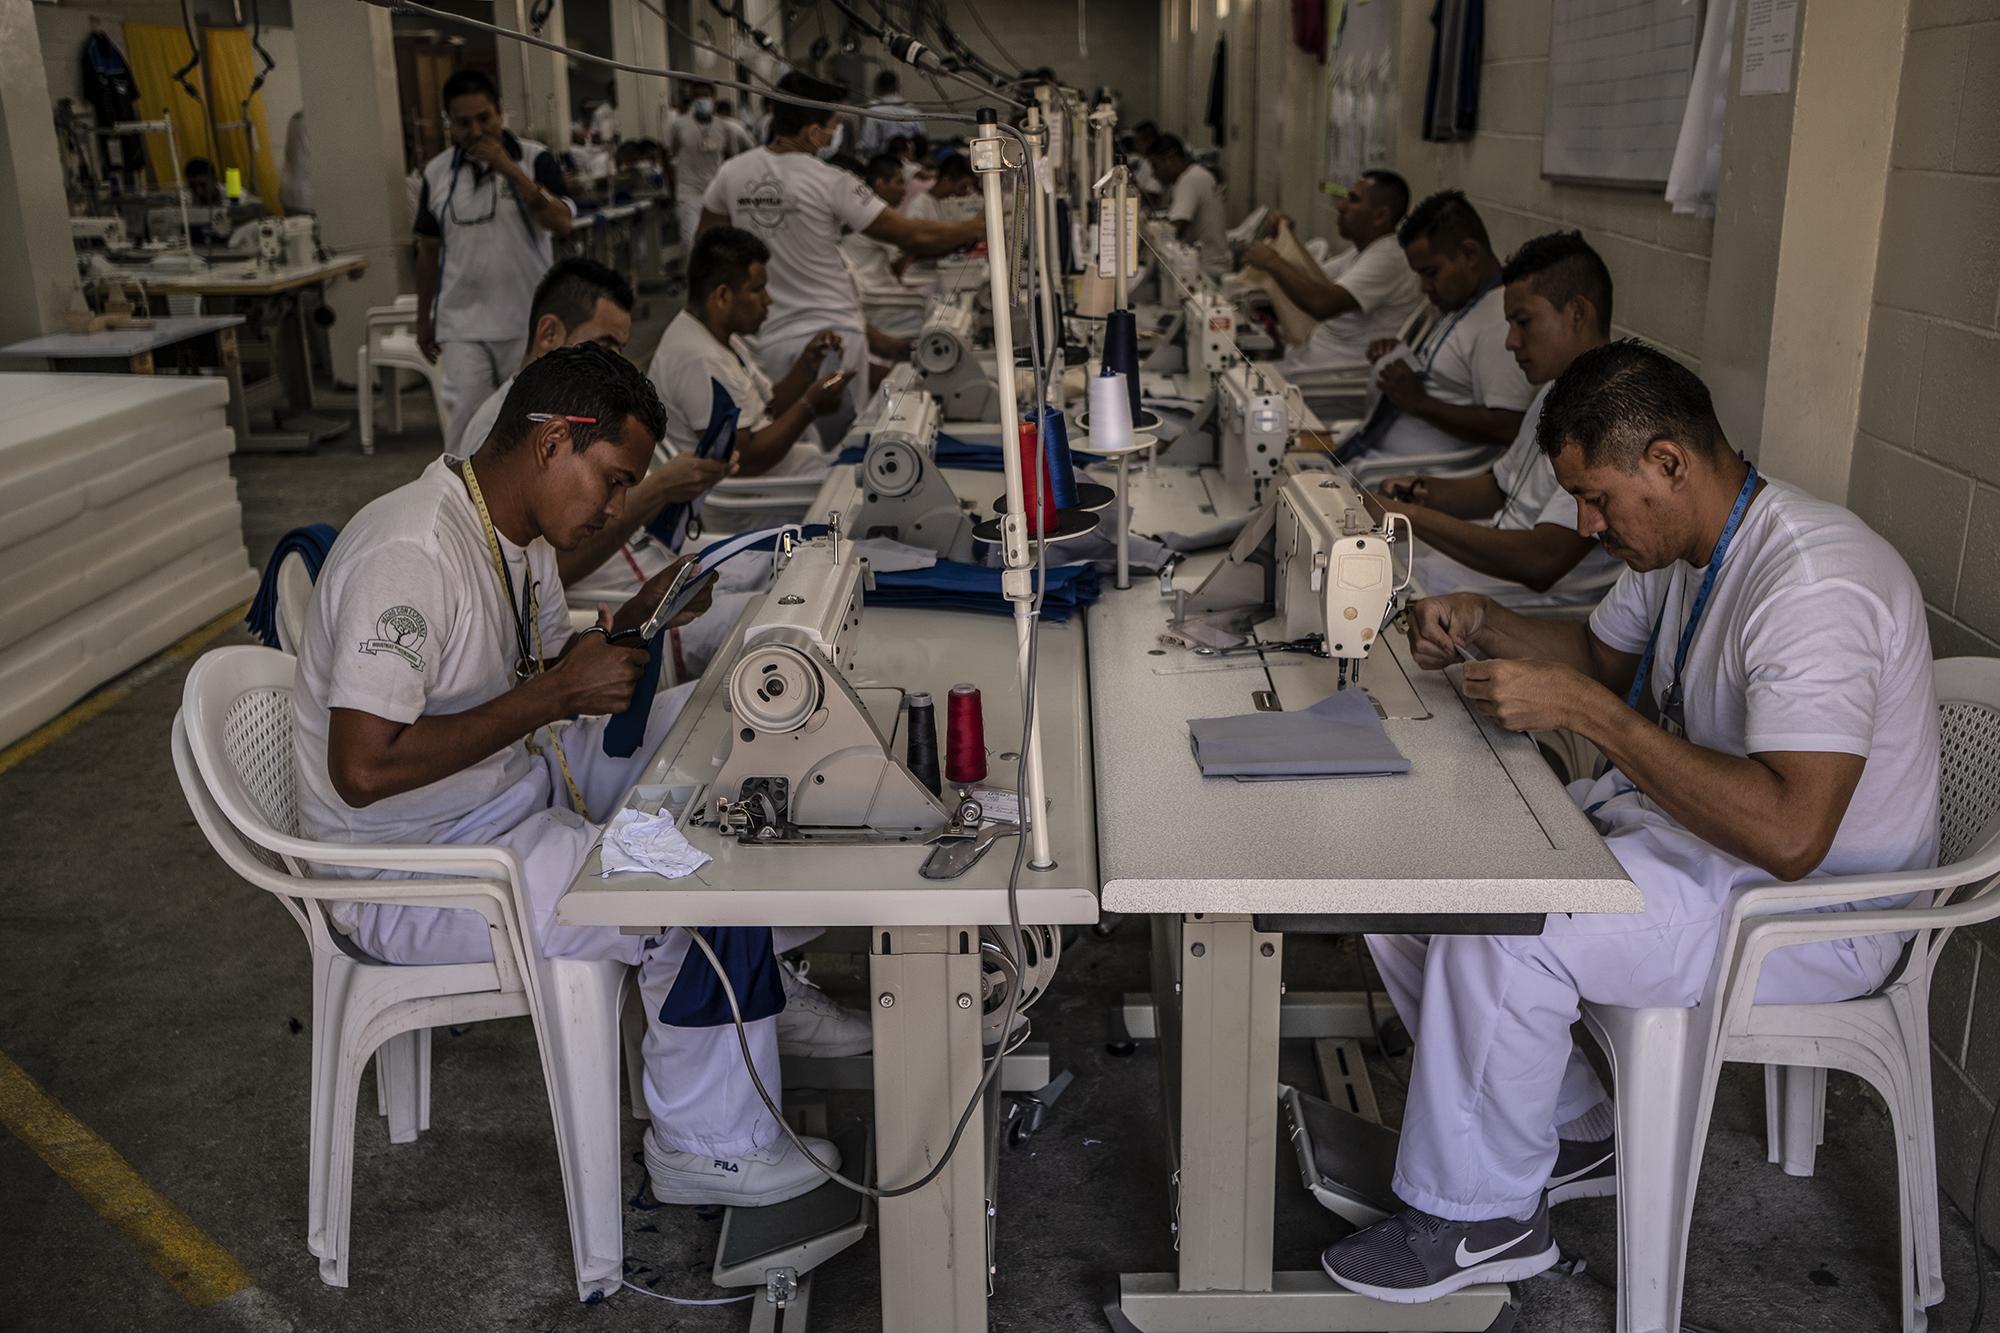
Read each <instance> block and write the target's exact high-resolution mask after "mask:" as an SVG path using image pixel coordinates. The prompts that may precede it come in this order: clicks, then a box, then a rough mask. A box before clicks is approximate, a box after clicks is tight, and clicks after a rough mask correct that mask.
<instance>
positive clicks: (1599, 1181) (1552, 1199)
mask: <svg viewBox="0 0 2000 1333" xmlns="http://www.w3.org/2000/svg"><path fill="white" fill-rule="evenodd" d="M1617 1150H1618V1139H1617V1136H1616V1135H1611V1136H1608V1137H1606V1138H1601V1139H1593V1140H1590V1141H1588V1142H1586V1141H1584V1140H1582V1139H1564V1140H1562V1142H1561V1143H1560V1144H1558V1145H1557V1147H1556V1164H1555V1169H1554V1170H1552V1171H1550V1172H1549V1183H1548V1185H1547V1186H1545V1187H1544V1188H1545V1189H1546V1191H1547V1193H1548V1199H1549V1207H1551V1208H1553V1207H1555V1206H1556V1205H1557V1204H1559V1203H1568V1202H1569V1201H1570V1200H1571V1199H1608V1198H1610V1197H1611V1196H1612V1195H1614V1194H1616V1193H1618V1155H1617Z"/></svg>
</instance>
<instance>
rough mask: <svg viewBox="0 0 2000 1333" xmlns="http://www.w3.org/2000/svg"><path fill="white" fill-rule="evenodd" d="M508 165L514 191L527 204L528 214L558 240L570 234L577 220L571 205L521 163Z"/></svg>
mask: <svg viewBox="0 0 2000 1333" xmlns="http://www.w3.org/2000/svg"><path fill="white" fill-rule="evenodd" d="M508 166H509V167H511V168H512V170H511V171H509V172H508V173H507V178H508V180H509V181H511V182H512V183H513V186H514V193H515V194H516V195H518V196H519V197H520V198H521V200H522V202H524V203H526V204H527V206H528V216H530V217H532V218H533V219H534V220H535V222H536V223H537V224H538V225H539V226H540V227H541V229H542V230H543V231H545V232H548V233H549V234H550V235H552V236H554V237H556V238H557V239H558V240H560V239H562V238H563V237H565V236H567V235H569V233H570V229H571V227H572V226H573V225H574V224H575V222H576V215H575V214H573V213H571V212H570V209H569V205H568V204H566V203H564V202H563V201H562V200H561V199H559V198H557V197H556V196H555V195H554V194H553V193H551V192H550V191H548V190H547V189H544V188H543V186H542V183H541V182H540V181H538V180H536V179H535V178H534V177H533V176H530V175H529V174H528V173H527V172H526V171H524V170H522V168H521V164H520V163H518V162H511V163H509V164H508Z"/></svg>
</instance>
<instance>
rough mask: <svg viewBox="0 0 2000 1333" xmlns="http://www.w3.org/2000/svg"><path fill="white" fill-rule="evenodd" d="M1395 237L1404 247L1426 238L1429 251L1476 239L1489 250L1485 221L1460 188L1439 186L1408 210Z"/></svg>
mask: <svg viewBox="0 0 2000 1333" xmlns="http://www.w3.org/2000/svg"><path fill="white" fill-rule="evenodd" d="M1396 240H1397V241H1398V242H1399V243H1400V244H1401V245H1402V247H1403V248H1404V249H1405V250H1407V249H1409V248H1410V247H1411V246H1413V245H1415V244H1416V243H1417V242H1418V241H1426V240H1427V241H1429V242H1430V243H1431V249H1432V250H1433V251H1440V250H1456V249H1457V248H1458V247H1459V246H1460V245H1462V244H1464V243H1465V242H1466V241H1477V242H1478V243H1479V245H1480V247H1481V248H1482V249H1486V250H1491V249H1492V248H1493V242H1492V241H1490V240H1488V239H1487V237H1486V224H1485V223H1484V222H1483V221H1481V220H1480V217H1479V210H1478V209H1476V208H1474V207H1473V206H1472V204H1471V202H1470V201H1468V200H1467V199H1466V197H1465V194H1464V192H1463V191H1460V190H1439V191H1438V192H1437V193H1436V194H1434V195H1432V196H1431V197H1430V198H1428V199H1426V200H1424V201H1423V202H1422V203H1421V204H1418V205H1417V206H1416V207H1415V208H1414V209H1412V210H1411V212H1410V215H1409V216H1408V217H1406V218H1404V219H1403V225H1402V226H1401V227H1400V228H1398V229H1397V231H1396Z"/></svg>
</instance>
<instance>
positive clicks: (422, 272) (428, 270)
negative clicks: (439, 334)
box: [417, 238, 438, 319]
mask: <svg viewBox="0 0 2000 1333" xmlns="http://www.w3.org/2000/svg"><path fill="white" fill-rule="evenodd" d="M437 293H438V244H437V242H436V241H434V240H430V239H428V238H426V239H423V240H419V241H418V242H417V317H418V318H419V319H430V318H433V317H434V316H435V313H436V312H435V306H436V303H437Z"/></svg>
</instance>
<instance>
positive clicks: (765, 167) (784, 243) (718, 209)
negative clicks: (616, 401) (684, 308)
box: [701, 73, 986, 441]
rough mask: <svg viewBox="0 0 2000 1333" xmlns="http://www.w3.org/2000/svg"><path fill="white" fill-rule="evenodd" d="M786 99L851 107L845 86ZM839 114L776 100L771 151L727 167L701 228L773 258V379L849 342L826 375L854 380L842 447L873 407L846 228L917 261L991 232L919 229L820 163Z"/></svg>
mask: <svg viewBox="0 0 2000 1333" xmlns="http://www.w3.org/2000/svg"><path fill="white" fill-rule="evenodd" d="M778 92H779V93H783V94H790V95H791V96H792V97H795V98H803V99H806V100H808V101H813V102H822V103H839V102H842V101H844V100H846V97H847V91H846V89H844V88H842V87H840V86H839V85H838V84H829V83H823V82H821V81H820V80H818V79H815V78H811V77H809V76H807V75H804V74H797V73H793V74H787V75H786V76H785V77H784V78H782V79H780V80H779V81H778ZM840 121H841V113H840V111H839V110H838V109H837V108H834V109H829V108H827V107H807V106H800V105H798V104H796V103H795V102H788V101H774V102H773V105H772V110H771V143H770V146H769V147H766V148H753V149H751V150H750V151H749V152H747V153H744V154H742V155H740V156H738V157H735V158H732V159H731V160H729V161H728V162H725V163H723V165H722V169H721V170H720V171H719V172H717V173H716V177H715V181H714V182H713V183H712V184H711V185H710V186H709V187H708V194H707V196H706V197H705V198H704V199H703V200H702V205H701V229H702V230H703V231H707V230H708V229H709V228H711V227H720V226H723V225H725V224H727V225H729V226H734V227H740V228H742V229H743V230H745V231H747V232H749V233H750V234H752V235H753V236H755V237H757V239H759V240H760V241H762V242H763V243H764V244H765V246H766V247H768V248H769V250H770V252H771V259H770V266H769V268H770V287H771V314H770V317H769V319H767V320H766V321H765V324H764V332H763V336H762V338H761V339H760V340H759V344H760V345H759V348H758V354H759V357H760V359H761V360H762V361H763V363H764V370H765V373H766V374H768V375H770V376H771V377H772V378H773V379H778V378H782V377H783V376H785V375H787V374H789V373H790V372H791V370H792V368H793V367H794V365H796V364H797V362H798V358H799V354H800V352H802V351H803V350H804V349H805V347H806V344H807V343H809V342H810V341H811V340H812V339H814V338H816V337H818V336H819V335H820V334H821V333H822V332H824V331H826V330H832V331H833V332H834V333H836V334H838V335H840V351H839V357H840V359H839V361H838V362H837V363H833V364H828V365H824V366H819V367H815V368H814V369H815V370H816V371H818V372H819V373H822V374H824V373H827V372H830V371H834V370H848V371H853V372H855V375H854V378H853V379H852V380H850V381H849V383H848V399H847V403H846V404H845V405H844V407H843V408H842V410H841V411H839V412H838V413H836V414H833V415H831V416H830V417H829V418H828V420H827V421H825V422H824V423H822V425H821V434H822V437H823V438H826V439H830V440H836V441H837V440H839V439H841V438H842V437H844V436H845V435H846V433H847V427H848V426H849V425H850V424H851V423H852V422H853V420H854V417H855V415H856V414H857V413H859V412H860V410H861V408H862V406H863V405H864V403H865V401H866V396H867V393H868V381H867V378H866V376H864V375H862V374H861V373H860V372H861V371H863V370H864V369H866V367H867V355H868V329H867V324H866V321H865V320H863V318H862V315H861V295H860V293H859V292H858V291H857V290H856V289H855V286H854V279H853V278H852V277H850V276H849V275H848V272H847V266H846V264H845V263H844V262H843V261H842V260H841V257H840V236H841V229H842V228H843V227H846V228H848V229H849V230H852V231H857V232H860V233H862V234H863V235H865V236H870V237H873V238H874V239H876V240H878V241H886V242H887V243H889V244H890V245H894V246H896V247H897V248H899V249H901V250H904V251H905V252H909V253H932V254H936V253H941V252H943V251H945V250H950V249H954V248H956V247H958V246H961V245H967V244H970V243H971V242H973V241H975V240H978V239H979V238H980V237H981V236H983V235H984V234H985V229H986V227H985V223H984V222H983V221H982V220H980V219H977V218H971V219H967V220H966V221H964V222H914V221H912V220H910V219H909V218H906V217H904V216H903V215H902V214H901V213H898V212H897V211H896V210H895V209H893V208H891V207H889V205H888V204H887V203H886V202H885V201H883V200H882V199H881V198H879V197H878V196H877V195H876V194H875V192H874V191H873V190H871V189H869V188H868V184H867V182H866V181H863V180H861V179H859V178H858V177H855V176H853V175H850V174H849V173H847V172H844V171H841V170H840V169H839V168H837V167H834V166H830V165H829V164H827V163H826V162H825V161H823V160H821V159H822V158H825V157H831V156H833V155H834V154H835V153H837V152H839V150H840V148H841V145H842V141H843V139H844V137H845V130H844V127H843V126H842V125H841V123H840Z"/></svg>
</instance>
